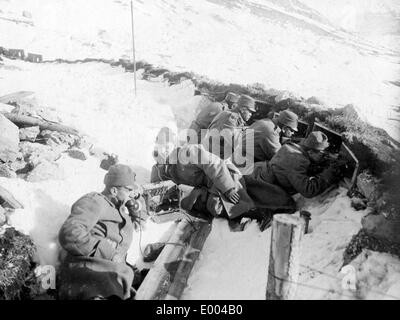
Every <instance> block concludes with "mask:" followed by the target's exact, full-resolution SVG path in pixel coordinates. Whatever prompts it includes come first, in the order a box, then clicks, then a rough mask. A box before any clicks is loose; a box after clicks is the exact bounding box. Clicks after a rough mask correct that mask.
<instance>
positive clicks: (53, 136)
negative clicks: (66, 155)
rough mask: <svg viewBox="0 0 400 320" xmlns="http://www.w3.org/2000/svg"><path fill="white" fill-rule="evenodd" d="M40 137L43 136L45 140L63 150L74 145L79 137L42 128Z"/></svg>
mask: <svg viewBox="0 0 400 320" xmlns="http://www.w3.org/2000/svg"><path fill="white" fill-rule="evenodd" d="M40 137H41V138H43V140H44V142H45V143H46V144H47V145H49V146H52V147H61V149H63V150H67V149H69V148H70V147H72V146H74V145H75V143H76V140H77V139H78V137H75V136H73V135H70V134H68V133H63V132H57V131H50V130H42V131H41V132H40Z"/></svg>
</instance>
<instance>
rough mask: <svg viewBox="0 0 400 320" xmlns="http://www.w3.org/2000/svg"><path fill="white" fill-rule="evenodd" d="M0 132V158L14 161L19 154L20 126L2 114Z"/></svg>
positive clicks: (5, 160)
mask: <svg viewBox="0 0 400 320" xmlns="http://www.w3.org/2000/svg"><path fill="white" fill-rule="evenodd" d="M0 132H1V135H0V160H1V161H3V162H8V161H14V160H15V159H16V157H17V154H18V144H19V130H18V127H17V126H16V125H15V124H13V123H12V122H11V121H10V120H8V119H7V118H6V117H4V116H3V115H2V114H0Z"/></svg>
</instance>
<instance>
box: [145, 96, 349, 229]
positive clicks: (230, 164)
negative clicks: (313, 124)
mask: <svg viewBox="0 0 400 320" xmlns="http://www.w3.org/2000/svg"><path fill="white" fill-rule="evenodd" d="M255 112H256V108H255V100H254V99H253V98H252V97H250V96H248V95H241V96H238V95H236V94H234V93H232V92H229V93H228V94H227V95H226V97H225V99H224V100H223V101H222V102H212V103H210V104H209V105H208V106H206V107H204V108H203V110H201V111H200V112H199V114H198V115H197V117H196V119H195V120H193V122H192V124H191V125H190V128H189V130H191V131H190V134H188V139H187V143H185V144H183V145H180V146H177V145H176V143H173V142H174V141H176V138H175V137H174V134H173V133H172V132H171V131H170V130H168V128H163V130H161V131H160V133H159V136H158V137H157V140H156V142H157V143H156V148H155V149H156V150H155V154H154V158H155V160H156V162H157V163H156V164H155V165H154V166H153V170H152V174H151V182H159V181H164V180H172V181H173V182H175V183H176V184H178V185H182V184H183V185H189V186H192V187H193V190H191V192H189V193H188V194H187V197H188V198H189V199H190V200H189V201H185V202H184V203H185V204H187V203H189V204H190V206H186V207H185V209H186V210H188V211H189V212H191V213H192V214H196V213H198V214H200V213H203V215H204V213H206V214H208V215H211V216H215V217H227V218H228V219H230V220H240V218H242V217H249V218H254V219H256V220H257V221H259V222H260V227H261V228H262V229H263V228H265V227H266V226H268V225H269V223H270V221H271V219H272V215H273V214H274V213H276V212H281V213H282V212H286V213H293V212H295V211H296V204H295V202H294V200H293V198H292V195H294V194H296V193H300V194H301V195H303V196H304V197H307V198H311V197H314V196H317V195H319V194H321V193H322V192H324V191H325V190H326V189H328V187H329V186H331V185H333V184H335V183H337V182H338V181H339V180H340V179H341V178H342V174H341V172H342V168H341V167H340V166H339V165H338V164H337V163H335V162H331V163H330V164H329V165H327V166H326V167H325V168H323V170H321V171H320V172H317V173H315V172H311V170H310V168H311V167H312V165H313V164H314V163H318V162H319V161H320V160H321V157H322V156H323V153H324V150H325V149H326V148H327V147H328V146H329V143H328V137H327V136H326V135H325V134H324V133H323V132H320V131H315V132H311V133H310V134H309V135H308V136H307V138H305V139H302V141H301V142H300V143H299V142H298V141H297V140H292V139H291V138H292V136H293V134H294V133H295V132H296V131H297V130H298V116H297V115H296V114H295V113H294V112H292V111H290V110H283V111H281V112H280V113H279V114H276V113H271V114H270V116H268V117H266V118H264V119H259V120H256V121H254V122H253V123H252V124H251V125H250V126H247V122H248V121H249V119H250V118H251V116H252V114H253V113H255ZM212 130H214V132H216V133H217V135H210V132H211V131H212ZM223 130H225V134H223V135H222V134H220V136H218V133H221V132H222V131H223ZM226 133H228V134H226ZM249 133H251V134H249ZM249 137H251V138H250V139H249ZM210 138H214V141H213V142H210ZM211 140H212V139H211ZM215 142H216V143H215ZM249 143H250V144H251V145H252V146H251V148H247V144H249ZM216 145H217V148H214V147H215V146H216ZM166 146H168V147H166ZM237 150H239V152H241V153H243V152H245V153H246V155H245V159H246V160H247V161H248V163H250V166H249V168H250V170H249V168H246V170H241V168H240V166H238V165H237V161H236V159H235V155H237Z"/></svg>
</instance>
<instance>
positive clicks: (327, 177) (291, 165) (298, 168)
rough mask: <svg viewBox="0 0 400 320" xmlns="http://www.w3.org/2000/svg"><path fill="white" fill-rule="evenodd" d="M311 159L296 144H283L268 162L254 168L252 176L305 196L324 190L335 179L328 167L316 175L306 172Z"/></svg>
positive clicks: (289, 192) (290, 192)
mask: <svg viewBox="0 0 400 320" xmlns="http://www.w3.org/2000/svg"><path fill="white" fill-rule="evenodd" d="M310 164H311V160H310V158H309V156H308V154H307V153H306V151H305V150H304V149H303V148H302V147H301V146H300V145H298V144H296V143H293V142H288V143H286V144H284V145H283V146H282V147H281V148H280V149H279V151H278V152H277V153H276V155H275V156H274V157H273V158H272V159H271V161H269V162H268V163H267V162H266V163H264V165H263V166H262V167H259V168H257V170H254V172H253V174H252V176H253V177H255V178H256V179H258V180H261V181H265V182H268V183H273V184H276V185H278V186H280V187H281V188H282V189H284V190H285V191H286V192H287V193H288V194H290V195H293V194H295V193H300V194H301V195H303V196H304V197H306V198H312V197H315V196H317V195H319V194H321V193H322V192H324V191H325V190H326V189H327V188H328V187H329V186H331V185H332V184H333V183H334V182H335V181H336V180H335V176H334V174H333V171H332V170H330V168H327V169H325V170H324V171H322V172H321V173H320V174H318V175H310V174H309V173H308V170H309V167H310Z"/></svg>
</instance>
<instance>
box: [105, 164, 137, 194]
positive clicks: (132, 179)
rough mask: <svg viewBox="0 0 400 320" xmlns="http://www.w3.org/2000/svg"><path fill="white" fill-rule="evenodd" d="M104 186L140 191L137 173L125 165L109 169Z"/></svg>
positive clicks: (116, 165) (117, 165)
mask: <svg viewBox="0 0 400 320" xmlns="http://www.w3.org/2000/svg"><path fill="white" fill-rule="evenodd" d="M104 184H105V185H106V186H107V187H127V188H130V189H132V190H133V189H138V188H139V186H138V185H137V184H136V173H135V172H134V171H133V170H132V168H131V167H130V166H128V165H125V164H115V165H113V166H111V167H110V168H109V169H108V172H107V173H106V175H105V176H104Z"/></svg>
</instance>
